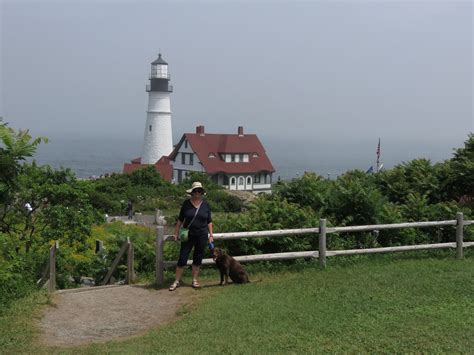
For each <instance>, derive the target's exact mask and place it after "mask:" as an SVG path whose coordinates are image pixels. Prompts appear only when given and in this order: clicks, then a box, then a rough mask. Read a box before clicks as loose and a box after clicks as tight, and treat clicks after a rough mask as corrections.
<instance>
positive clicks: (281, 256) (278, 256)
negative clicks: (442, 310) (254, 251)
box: [155, 212, 474, 285]
mask: <svg viewBox="0 0 474 355" xmlns="http://www.w3.org/2000/svg"><path fill="white" fill-rule="evenodd" d="M471 224H474V220H466V221H465V220H464V216H463V214H462V213H461V212H458V213H457V215H456V219H454V220H448V221H430V222H413V223H394V224H375V225H367V226H349V227H326V219H320V220H319V227H318V228H299V229H283V230H271V231H253V232H233V233H215V234H214V240H230V239H241V238H262V237H278V236H288V235H303V234H319V250H313V251H299V252H287V253H274V254H261V255H242V256H235V257H234V258H235V259H236V260H238V261H240V262H251V261H264V260H265V261H268V260H288V259H300V258H318V259H319V265H320V266H321V267H323V268H324V267H325V266H326V257H329V256H339V255H360V254H375V253H393V252H401V251H409V250H426V249H444V248H456V259H462V258H463V248H466V247H472V246H474V242H463V231H464V226H468V225H471ZM440 226H456V242H452V243H437V244H420V245H404V246H396V247H385V248H370V249H352V250H326V246H327V243H326V236H327V235H328V234H331V233H341V232H363V231H375V230H384V229H404V228H426V227H440ZM157 232H158V235H157V237H156V265H155V266H156V283H157V284H158V285H162V284H163V281H164V274H163V272H164V269H165V268H167V267H170V266H174V265H176V262H171V261H165V260H164V256H163V247H164V243H165V242H168V241H174V238H173V236H172V235H165V234H164V227H162V226H159V227H158V229H157ZM202 263H203V265H210V264H214V261H213V260H212V259H204V260H203V262H202ZM188 264H191V260H189V261H188Z"/></svg>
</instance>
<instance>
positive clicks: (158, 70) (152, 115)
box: [141, 53, 173, 164]
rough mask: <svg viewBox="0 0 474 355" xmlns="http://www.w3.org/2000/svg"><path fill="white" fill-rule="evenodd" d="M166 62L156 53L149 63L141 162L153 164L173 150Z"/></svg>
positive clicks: (169, 89)
mask: <svg viewBox="0 0 474 355" xmlns="http://www.w3.org/2000/svg"><path fill="white" fill-rule="evenodd" d="M169 82H170V75H169V74H168V63H166V61H165V60H164V59H163V58H162V57H161V53H160V54H158V59H156V60H155V61H154V62H152V63H151V73H150V84H148V85H147V86H146V91H147V92H148V110H147V119H146V124H145V136H144V140H143V149H142V157H141V163H142V164H155V163H156V162H157V161H158V160H159V159H160V158H161V157H162V156H168V155H169V154H170V153H171V151H172V150H173V137H172V129H171V105H170V93H171V92H173V86H171V85H170V84H169Z"/></svg>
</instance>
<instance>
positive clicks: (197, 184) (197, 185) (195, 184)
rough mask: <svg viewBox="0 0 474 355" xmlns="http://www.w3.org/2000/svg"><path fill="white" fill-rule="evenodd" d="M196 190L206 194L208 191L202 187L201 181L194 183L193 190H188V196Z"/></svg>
mask: <svg viewBox="0 0 474 355" xmlns="http://www.w3.org/2000/svg"><path fill="white" fill-rule="evenodd" d="M196 189H201V190H202V191H203V192H206V190H204V187H202V184H201V183H200V182H199V181H194V182H193V185H192V186H191V188H190V189H189V190H186V192H187V193H188V194H191V192H193V190H196Z"/></svg>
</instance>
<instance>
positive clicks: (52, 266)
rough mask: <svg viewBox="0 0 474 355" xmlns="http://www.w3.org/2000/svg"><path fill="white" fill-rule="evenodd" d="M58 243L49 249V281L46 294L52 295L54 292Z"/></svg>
mask: <svg viewBox="0 0 474 355" xmlns="http://www.w3.org/2000/svg"><path fill="white" fill-rule="evenodd" d="M58 246H59V244H58V242H55V243H54V245H53V246H52V247H51V248H49V281H48V292H49V293H52V292H54V291H55V290H56V250H57V248H58Z"/></svg>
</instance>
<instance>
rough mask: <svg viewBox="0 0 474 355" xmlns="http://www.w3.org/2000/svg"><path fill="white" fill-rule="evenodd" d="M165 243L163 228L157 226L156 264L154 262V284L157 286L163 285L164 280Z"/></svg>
mask: <svg viewBox="0 0 474 355" xmlns="http://www.w3.org/2000/svg"><path fill="white" fill-rule="evenodd" d="M164 244H165V228H164V227H163V226H158V227H157V236H156V245H155V249H156V264H155V273H156V284H157V285H158V286H163V282H164V281H165V280H164V274H163V271H164V255H163V247H164Z"/></svg>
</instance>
